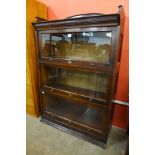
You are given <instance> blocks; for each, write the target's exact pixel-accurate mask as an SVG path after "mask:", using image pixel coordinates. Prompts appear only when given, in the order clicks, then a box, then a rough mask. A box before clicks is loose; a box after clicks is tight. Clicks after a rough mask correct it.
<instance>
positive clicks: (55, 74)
mask: <svg viewBox="0 0 155 155" xmlns="http://www.w3.org/2000/svg"><path fill="white" fill-rule="evenodd" d="M41 73H42V80H43V85H46V86H49V87H54V88H58V89H62V90H67V91H69V92H74V93H78V94H83V95H87V96H91V97H95V98H103V97H105V94H106V92H107V82H108V79H107V77H106V76H105V75H104V74H98V73H93V72H82V71H75V70H67V69H60V68H50V67H42V70H41Z"/></svg>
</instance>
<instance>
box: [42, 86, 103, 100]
mask: <svg viewBox="0 0 155 155" xmlns="http://www.w3.org/2000/svg"><path fill="white" fill-rule="evenodd" d="M44 88H49V89H50V88H53V89H59V90H61V91H65V92H70V93H74V94H79V95H81V96H86V97H89V98H96V99H99V100H101V101H104V99H105V97H106V94H105V93H103V92H99V91H93V90H89V89H84V88H80V87H74V86H69V85H65V84H59V83H49V84H48V85H44Z"/></svg>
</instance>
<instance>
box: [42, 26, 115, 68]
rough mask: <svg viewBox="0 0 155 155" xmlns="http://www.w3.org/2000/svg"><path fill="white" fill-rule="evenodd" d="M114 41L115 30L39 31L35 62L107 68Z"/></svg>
mask: <svg viewBox="0 0 155 155" xmlns="http://www.w3.org/2000/svg"><path fill="white" fill-rule="evenodd" d="M115 38H116V31H112V30H109V29H107V30H106V29H104V31H103V28H97V29H96V30H95V31H94V29H91V28H85V29H84V28H80V29H78V30H76V29H74V31H73V30H72V29H65V30H59V31H58V30H46V31H39V59H40V60H46V61H51V62H55V63H56V62H57V63H58V62H61V63H67V64H69V65H72V64H73V65H83V66H86V67H89V66H90V67H102V65H106V66H109V65H110V64H111V63H112V62H113V54H114V51H115V44H116V40H115ZM66 61H67V62H66Z"/></svg>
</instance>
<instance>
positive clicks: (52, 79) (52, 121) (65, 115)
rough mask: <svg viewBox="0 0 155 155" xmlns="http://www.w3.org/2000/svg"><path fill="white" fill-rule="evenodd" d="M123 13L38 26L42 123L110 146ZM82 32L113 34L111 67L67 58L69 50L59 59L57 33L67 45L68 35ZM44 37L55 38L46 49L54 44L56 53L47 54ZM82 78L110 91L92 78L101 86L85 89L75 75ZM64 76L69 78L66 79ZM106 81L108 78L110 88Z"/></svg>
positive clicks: (109, 63)
mask: <svg viewBox="0 0 155 155" xmlns="http://www.w3.org/2000/svg"><path fill="white" fill-rule="evenodd" d="M120 10H122V9H120ZM121 13H122V12H121V11H119V12H118V13H117V14H110V15H102V14H86V15H79V16H73V17H69V18H66V19H63V20H53V21H37V22H33V26H34V28H35V33H36V45H37V65H38V79H39V81H38V84H39V93H40V100H39V102H40V104H41V114H42V121H43V122H45V123H47V124H49V125H52V126H54V127H56V128H58V129H61V130H63V131H66V132H68V133H71V134H73V135H76V136H78V137H79V138H82V139H85V140H87V141H90V142H92V143H94V144H97V145H99V146H101V147H105V146H106V142H107V138H108V133H109V131H110V128H111V117H112V111H113V106H112V102H111V101H112V98H113V96H114V93H115V89H116V83H117V78H116V77H117V74H118V71H119V69H118V64H119V59H120V50H121V46H122V44H121V41H122V37H123V36H122V34H121V29H122V22H121V21H120V20H123V19H122V18H123V15H121V18H120V14H121ZM120 23H121V25H120ZM80 32H111V34H112V35H111V46H110V50H109V57H108V58H109V59H108V61H109V62H108V63H104V62H102V61H100V62H99V61H98V59H93V60H92V59H90V60H91V61H85V60H84V59H82V60H80V59H67V58H66V57H63V56H64V55H63V52H64V51H63V50H64V49H63V50H58V52H60V51H61V53H59V56H61V57H57V58H56V57H54V56H55V50H53V49H54V47H55V43H54V42H51V40H52V39H51V36H52V35H53V36H55V37H58V38H61V40H62V41H64V40H65V39H64V36H63V34H67V33H80ZM42 34H49V35H50V39H49V40H47V41H48V42H50V43H48V44H46V45H47V46H49V47H48V48H49V49H50V52H51V51H52V52H53V51H54V54H53V55H52V54H50V52H49V53H47V52H46V50H45V51H44V50H43V42H44V41H45V40H44V41H42ZM76 39H77V38H76ZM59 43H60V42H59ZM63 46H64V45H63ZM45 47H46V46H45ZM90 51H91V50H90ZM92 52H95V51H92ZM91 58H92V57H91ZM104 60H105V59H104ZM106 60H107V59H106ZM72 71H74V73H73V74H63V72H65V73H70V72H72ZM81 72H82V73H81ZM83 73H84V74H83ZM79 74H80V75H81V78H80V79H79V80H81V83H82V82H83V81H82V80H84V79H83V78H85V81H86V75H88V76H87V78H88V80H89V79H90V77H95V78H96V81H97V80H98V82H99V83H100V85H99V86H100V87H101V88H103V87H104V88H105V89H104V91H105V92H104V91H103V90H102V89H100V87H99V86H98V85H97V84H96V85H95V82H94V81H93V80H92V81H93V82H92V81H91V82H90V83H89V85H90V86H91V85H93V86H96V87H91V88H90V87H88V88H86V86H84V85H80V81H78V84H79V85H77V83H76V84H75V81H76V80H75V79H76V78H77V77H78V76H77V77H76V75H79ZM65 75H68V77H64V76H65ZM69 75H70V76H71V77H70V76H69ZM98 77H100V78H98ZM101 77H102V78H101ZM66 79H67V80H66ZM73 79H74V80H73ZM103 79H106V80H107V82H106V85H105V81H104V80H103ZM63 80H64V82H63ZM72 80H73V81H72ZM102 80H103V81H104V84H103V83H102V82H103V81H102ZM96 83H97V82H96ZM82 84H83V83H82ZM98 87H99V88H98ZM94 88H95V90H94ZM99 90H100V91H99Z"/></svg>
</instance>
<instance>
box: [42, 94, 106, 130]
mask: <svg viewBox="0 0 155 155" xmlns="http://www.w3.org/2000/svg"><path fill="white" fill-rule="evenodd" d="M44 103H45V104H44V111H45V112H46V111H47V112H49V113H51V114H53V115H54V114H55V115H57V116H60V117H61V118H67V119H69V120H72V121H74V123H75V122H77V123H81V124H85V125H86V126H88V127H93V128H96V129H100V130H103V129H104V125H105V124H106V117H107V113H106V111H105V109H103V108H101V109H99V108H98V109H97V108H92V107H89V106H87V105H82V104H75V103H74V102H73V101H69V100H67V99H64V98H61V97H56V96H53V95H51V96H49V95H46V97H45V98H44Z"/></svg>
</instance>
